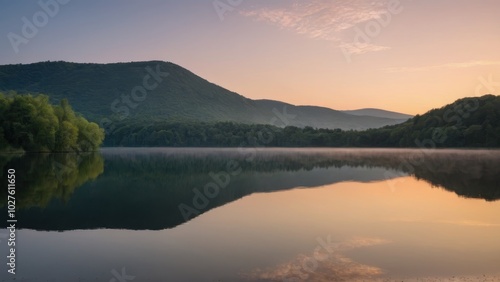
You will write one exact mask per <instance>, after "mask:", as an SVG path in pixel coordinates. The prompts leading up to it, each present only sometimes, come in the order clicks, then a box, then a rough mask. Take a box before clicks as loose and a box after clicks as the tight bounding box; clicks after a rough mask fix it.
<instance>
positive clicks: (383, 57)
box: [0, 0, 500, 114]
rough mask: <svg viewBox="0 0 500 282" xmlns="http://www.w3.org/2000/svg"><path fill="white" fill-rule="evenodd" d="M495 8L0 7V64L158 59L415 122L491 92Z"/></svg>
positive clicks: (231, 2)
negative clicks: (415, 116) (408, 116)
mask: <svg viewBox="0 0 500 282" xmlns="http://www.w3.org/2000/svg"><path fill="white" fill-rule="evenodd" d="M499 15H500V1H498V0H371V1H369V0H349V1H347V0H345V1H340V0H309V1H305V0H304V1H300V0H295V1H294V0H182V1H181V0H178V1H172V0H163V1H162V0H143V1H137V0H135V1H134V0H121V1H118V0H101V1H96V0H39V1H19V0H0V64H18V63H22V64H27V63H34V62H40V61H47V60H50V61H59V60H64V61H70V62H92V63H113V62H130V61H148V60H163V61H169V62H173V63H175V64H178V65H180V66H182V67H184V68H187V69H189V70H190V71H192V72H194V73H195V74H197V75H199V76H201V77H203V78H205V79H207V80H209V81H210V82H213V83H215V84H217V85H220V86H222V87H224V88H227V89H229V90H231V91H235V92H237V93H239V94H241V95H243V96H246V97H248V98H251V99H272V100H280V101H284V102H288V103H291V104H296V105H316V106H325V107H329V108H333V109H337V110H351V109H359V108H381V109H386V110H392V111H397V112H403V113H408V114H423V113H425V112H426V111H428V110H430V109H432V108H438V107H441V106H443V105H445V104H449V103H451V102H453V101H455V100H456V99H459V98H462V97H471V96H480V95H484V94H487V93H491V94H496V95H500V52H499V50H500V16H499Z"/></svg>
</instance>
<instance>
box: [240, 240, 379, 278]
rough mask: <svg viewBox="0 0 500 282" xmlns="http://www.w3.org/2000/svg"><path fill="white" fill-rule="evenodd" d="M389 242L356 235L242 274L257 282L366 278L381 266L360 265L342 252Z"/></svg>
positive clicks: (376, 274)
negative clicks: (286, 260) (272, 265)
mask: <svg viewBox="0 0 500 282" xmlns="http://www.w3.org/2000/svg"><path fill="white" fill-rule="evenodd" d="M386 243H388V241H387V240H383V239H379V238H362V237H356V238H353V239H351V240H348V241H344V242H340V243H330V244H328V246H318V247H317V248H316V249H315V250H314V251H313V252H311V253H310V254H299V255H298V256H296V257H295V258H293V259H292V260H291V261H289V262H285V263H283V264H280V265H277V266H275V267H273V268H269V269H255V270H253V271H252V272H250V273H248V274H244V275H243V276H244V277H245V278H248V279H249V280H258V281H319V282H322V281H325V282H326V281H345V280H349V281H352V280H358V279H368V278H373V277H375V276H378V275H381V274H383V271H382V269H380V268H378V267H374V266H369V265H365V264H361V263H359V262H356V261H353V260H352V259H350V258H348V257H346V256H345V255H343V254H342V253H341V252H342V251H346V250H350V249H355V248H361V247H368V246H374V245H380V244H386Z"/></svg>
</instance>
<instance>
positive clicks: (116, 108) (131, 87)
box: [0, 61, 405, 130]
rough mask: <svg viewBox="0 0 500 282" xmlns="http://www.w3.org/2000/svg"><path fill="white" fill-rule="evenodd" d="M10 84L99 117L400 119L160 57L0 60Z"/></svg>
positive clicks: (332, 123)
mask: <svg viewBox="0 0 500 282" xmlns="http://www.w3.org/2000/svg"><path fill="white" fill-rule="evenodd" d="M11 90H12V91H17V92H19V93H44V94H47V95H49V96H50V98H51V100H52V102H53V103H58V102H59V101H60V100H61V99H63V98H67V99H68V100H69V102H70V103H71V105H73V107H74V109H75V110H76V111H77V112H80V113H82V114H83V115H84V116H85V117H87V118H89V119H90V120H93V121H96V122H100V121H102V119H103V118H109V119H111V120H114V121H117V120H118V121H122V120H125V119H126V120H135V121H204V122H217V121H232V122H238V123H248V124H253V123H258V124H274V125H277V126H285V125H294V126H299V127H304V126H312V127H317V128H320V127H321V128H341V129H357V130H361V129H367V128H377V127H382V126H385V125H392V124H398V123H401V122H403V121H405V119H393V118H385V117H372V116H355V115H350V114H348V113H344V112H340V111H335V110H332V109H328V108H321V107H313V106H293V105H290V104H287V103H283V102H279V101H269V100H251V99H248V98H245V97H243V96H241V95H239V94H237V93H234V92H231V91H229V90H227V89H224V88H222V87H220V86H217V85H215V84H213V83H210V82H208V81H207V80H205V79H203V78H201V77H199V76H197V75H195V74H193V73H192V72H190V71H188V70H186V69H184V68H182V67H180V66H178V65H175V64H173V63H167V62H161V61H150V62H133V63H113V64H80V63H68V62H42V63H35V64H28V65H4V66H0V91H4V92H8V91H11ZM141 91H142V92H141ZM284 112H286V113H288V114H289V116H286V115H284ZM292 116H293V118H291V117H292ZM284 117H285V118H284Z"/></svg>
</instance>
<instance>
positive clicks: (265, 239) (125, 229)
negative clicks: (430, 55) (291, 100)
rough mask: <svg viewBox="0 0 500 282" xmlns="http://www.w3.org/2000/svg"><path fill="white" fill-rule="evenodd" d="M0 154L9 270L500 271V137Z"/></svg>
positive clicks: (61, 275)
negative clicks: (377, 145) (11, 206)
mask: <svg viewBox="0 0 500 282" xmlns="http://www.w3.org/2000/svg"><path fill="white" fill-rule="evenodd" d="M0 165H1V166H2V167H3V168H2V172H1V177H2V185H3V186H4V187H5V188H4V189H2V194H1V195H2V201H1V203H0V207H1V212H2V214H4V215H5V216H4V220H3V221H2V227H4V229H2V231H0V240H1V242H0V251H1V253H2V256H1V259H0V262H1V265H2V269H1V272H0V281H106V282H108V281H110V282H123V281H500V216H499V215H500V201H499V199H500V184H499V183H500V151H498V150H418V149H414V150H406V149H273V148H266V149H264V148H258V149H256V148H243V149H202V148H193V149H187V148H104V149H102V150H101V151H100V152H99V153H92V154H85V155H76V154H52V155H49V154H25V155H23V156H15V155H8V156H1V157H0ZM8 169H15V171H16V172H15V175H16V180H17V182H16V195H15V196H16V218H17V223H16V227H17V231H16V275H15V276H14V275H12V274H9V273H7V266H6V263H7V257H6V256H7V255H8V254H9V250H8V248H9V247H8V246H7V239H8V236H9V234H8V232H7V230H6V229H5V227H7V226H8V224H7V223H6V219H7V189H6V187H7V180H6V175H7V170H8Z"/></svg>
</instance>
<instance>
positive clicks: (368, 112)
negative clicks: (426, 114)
mask: <svg viewBox="0 0 500 282" xmlns="http://www.w3.org/2000/svg"><path fill="white" fill-rule="evenodd" d="M342 112H343V113H346V114H350V115H355V116H372V117H381V118H390V119H402V120H408V119H410V118H412V117H413V116H411V115H407V114H402V113H397V112H391V111H386V110H380V109H373V108H366V109H359V110H350V111H342Z"/></svg>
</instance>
